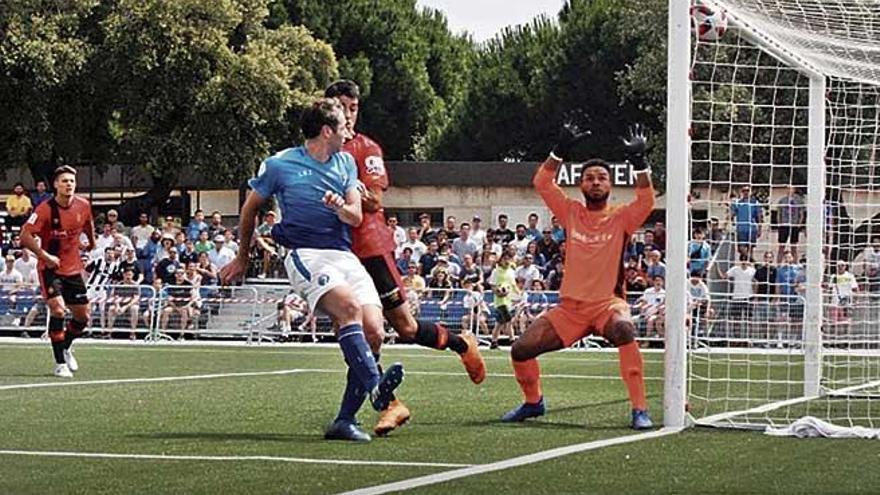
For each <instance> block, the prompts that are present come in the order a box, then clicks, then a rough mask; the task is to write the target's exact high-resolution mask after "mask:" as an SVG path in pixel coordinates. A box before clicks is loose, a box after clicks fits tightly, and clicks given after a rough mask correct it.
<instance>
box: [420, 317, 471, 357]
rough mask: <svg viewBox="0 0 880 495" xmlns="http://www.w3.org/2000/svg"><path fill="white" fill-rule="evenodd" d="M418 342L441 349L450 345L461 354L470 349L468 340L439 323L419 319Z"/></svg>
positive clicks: (450, 347)
mask: <svg viewBox="0 0 880 495" xmlns="http://www.w3.org/2000/svg"><path fill="white" fill-rule="evenodd" d="M416 344H419V345H421V346H424V347H430V348H431V349H437V350H441V351H442V350H444V349H446V348H447V347H448V348H449V349H452V350H453V351H455V352H457V353H459V354H462V353H464V352H467V349H468V346H467V342H465V341H464V340H462V338H461V337H459V336H458V335H456V334H454V333H452V332H450V331H449V330H447V329H446V327H444V326H443V325H441V324H439V323H431V322H429V321H425V320H419V321H418V330H416Z"/></svg>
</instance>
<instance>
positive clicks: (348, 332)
mask: <svg viewBox="0 0 880 495" xmlns="http://www.w3.org/2000/svg"><path fill="white" fill-rule="evenodd" d="M339 347H340V348H342V355H343V356H344V357H345V362H346V363H347V364H348V367H349V368H350V369H351V370H352V371H353V372H354V375H355V376H356V377H357V379H358V381H359V382H360V384H361V386H362V387H363V389H364V391H366V392H369V391H371V390H373V388H374V387H375V386H376V385H378V384H379V378H380V375H379V369H378V368H376V360H375V359H374V358H373V353H372V351H370V345H369V344H367V339H366V337H364V328H363V327H362V326H361V325H360V324H358V323H353V324H351V325H347V326H345V327H343V328H340V329H339Z"/></svg>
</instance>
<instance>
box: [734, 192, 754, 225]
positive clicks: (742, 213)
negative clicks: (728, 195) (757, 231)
mask: <svg viewBox="0 0 880 495" xmlns="http://www.w3.org/2000/svg"><path fill="white" fill-rule="evenodd" d="M730 214H731V215H733V217H734V219H735V220H736V224H737V225H738V226H741V225H748V224H755V223H758V221H759V220H760V219H761V204H760V203H758V200H756V199H755V198H749V199H745V200H744V199H737V200H736V201H734V202H733V204H731V205H730Z"/></svg>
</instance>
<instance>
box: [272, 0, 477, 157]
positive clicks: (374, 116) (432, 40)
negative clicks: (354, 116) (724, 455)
mask: <svg viewBox="0 0 880 495" xmlns="http://www.w3.org/2000/svg"><path fill="white" fill-rule="evenodd" d="M278 3H282V2H278ZM273 11H276V12H281V11H283V12H286V13H287V15H288V17H289V20H290V22H292V23H293V24H297V25H304V26H306V27H308V28H309V30H311V31H312V32H314V33H315V36H317V37H318V38H320V39H323V40H326V41H328V42H330V43H331V44H332V45H333V48H334V51H335V53H336V56H337V57H338V59H339V69H340V74H341V75H342V76H343V77H347V78H350V79H353V80H355V81H356V82H358V84H359V85H360V86H361V90H362V92H363V96H364V97H363V99H362V100H363V101H362V103H361V111H362V117H361V118H360V121H359V127H360V130H362V131H363V132H365V133H367V134H369V135H370V136H373V137H374V138H376V139H377V140H378V141H379V142H380V143H382V146H383V148H384V151H385V154H386V155H387V156H388V157H389V158H392V159H405V158H424V157H425V153H426V152H427V150H428V146H429V143H430V142H431V141H433V140H435V139H437V137H438V136H439V135H440V134H441V133H442V132H443V131H444V130H445V129H446V127H447V126H449V125H450V122H451V118H452V115H453V114H454V113H455V111H456V109H457V108H458V107H459V106H460V105H461V104H462V103H463V101H464V94H465V85H466V84H467V83H468V81H469V73H470V72H471V70H472V61H473V58H474V55H475V51H474V46H473V43H472V42H471V41H470V40H469V39H467V38H465V37H462V36H455V35H452V34H451V33H450V32H449V29H448V26H447V24H446V18H445V17H444V16H443V15H442V14H441V13H439V12H437V11H434V10H432V9H419V8H417V6H416V2H415V0H402V1H395V2H382V1H377V0H287V1H286V2H283V8H281V7H277V6H276V7H273Z"/></svg>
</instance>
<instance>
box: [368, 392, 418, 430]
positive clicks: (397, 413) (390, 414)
mask: <svg viewBox="0 0 880 495" xmlns="http://www.w3.org/2000/svg"><path fill="white" fill-rule="evenodd" d="M409 418H410V413H409V409H408V408H407V407H406V406H405V405H403V402H400V400H398V399H394V400H393V401H391V404H388V407H386V408H385V410H384V411H382V414H380V415H379V421H378V422H377V423H376V427H375V428H373V431H374V432H375V433H376V435H377V436H380V437H384V436H386V435H388V434H389V433H391V431H392V430H394V429H396V428H400V427H401V426H403V425H404V424H405V423H406V422H407V421H409Z"/></svg>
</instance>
